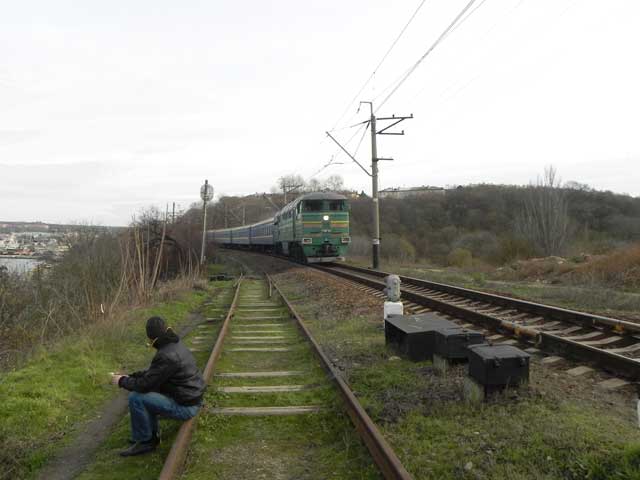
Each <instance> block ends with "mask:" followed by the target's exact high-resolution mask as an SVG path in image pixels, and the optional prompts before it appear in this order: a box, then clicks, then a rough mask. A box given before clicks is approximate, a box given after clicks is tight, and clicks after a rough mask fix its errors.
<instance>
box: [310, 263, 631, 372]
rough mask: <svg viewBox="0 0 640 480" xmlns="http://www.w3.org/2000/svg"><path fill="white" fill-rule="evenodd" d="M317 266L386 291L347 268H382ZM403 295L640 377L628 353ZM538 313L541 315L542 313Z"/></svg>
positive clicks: (377, 274)
mask: <svg viewBox="0 0 640 480" xmlns="http://www.w3.org/2000/svg"><path fill="white" fill-rule="evenodd" d="M314 268H316V269H318V270H320V271H322V272H325V273H329V274H332V275H336V276H339V277H342V278H345V279H347V280H351V281H355V282H357V283H360V284H364V285H367V286H369V287H372V288H375V289H377V290H380V291H382V290H383V289H384V287H385V286H386V285H385V283H384V282H382V281H379V280H374V279H372V278H367V277H365V276H362V275H359V274H356V273H350V272H346V271H344V270H354V271H362V273H365V274H370V275H371V276H375V277H381V276H383V275H381V273H382V272H380V271H373V270H371V271H370V270H367V269H360V268H358V267H354V268H346V269H344V266H343V265H340V266H339V267H338V268H331V267H328V268H327V267H318V266H315V267H314ZM343 269H344V270H343ZM385 275H386V274H385ZM400 278H401V279H402V278H403V277H400ZM405 278H410V277H405ZM416 280H417V279H416ZM428 283H431V282H428ZM453 288H456V289H458V287H453ZM459 290H462V291H465V290H467V289H459ZM470 291H471V292H475V291H474V290H470ZM447 293H449V292H447ZM478 293H482V292H478ZM452 294H453V293H452ZM456 295H459V296H463V294H462V293H456ZM486 295H489V296H491V294H486ZM402 296H403V297H404V298H405V299H407V300H409V301H411V302H414V303H417V304H419V305H424V306H426V307H429V308H432V309H434V310H438V311H440V312H444V313H447V314H450V315H452V316H454V317H457V318H462V319H465V320H469V321H471V322H473V323H477V324H480V325H482V326H484V327H486V328H491V329H494V330H497V331H501V332H508V333H509V334H512V335H514V336H516V337H520V338H523V339H526V340H529V341H532V342H533V343H534V344H535V345H536V346H538V347H539V348H542V349H545V350H548V351H552V352H556V353H561V354H566V355H568V356H572V357H574V358H577V359H580V360H582V361H586V362H590V363H593V364H595V365H597V366H598V367H600V368H602V369H604V370H607V371H609V372H612V373H614V374H616V375H621V376H624V377H627V378H630V379H631V380H640V361H637V360H634V359H633V358H630V357H625V356H624V355H620V354H618V353H614V352H609V351H607V350H606V349H601V348H597V347H594V346H591V345H584V344H582V343H580V342H577V341H575V340H570V339H567V338H564V337H561V336H560V335H556V334H554V333H550V332H544V331H540V330H536V329H534V328H530V327H526V326H521V325H518V324H517V323H515V322H511V321H508V320H502V319H499V318H496V317H492V316H491V315H490V314H486V313H481V312H478V311H475V310H471V309H468V308H465V307H464V306H460V305H455V304H452V303H449V302H447V301H446V300H439V299H436V298H431V297H429V296H428V295H426V294H424V293H419V292H415V291H412V290H409V289H406V288H402ZM495 297H498V298H501V299H503V300H513V303H511V304H509V303H505V304H502V305H500V306H504V307H510V308H513V309H519V305H520V304H522V303H528V304H531V302H523V301H521V300H515V299H510V298H508V297H499V296H495ZM487 303H488V302H487ZM533 305H538V306H540V307H545V306H544V305H539V304H533ZM548 308H549V309H551V310H557V309H556V307H548ZM559 310H563V309H559ZM567 311H568V312H572V313H580V312H573V311H570V310H567ZM538 314H539V315H540V313H538ZM583 315H588V314H583ZM547 318H548V317H547ZM552 318H555V319H558V318H557V317H552ZM602 318H606V317H602ZM563 320H564V321H568V320H567V319H563ZM610 320H614V319H610ZM621 322H622V321H621ZM624 323H630V322H624ZM581 325H582V326H592V325H591V324H589V323H586V324H581ZM632 325H634V326H635V327H637V326H638V325H636V324H632ZM616 333H618V330H616Z"/></svg>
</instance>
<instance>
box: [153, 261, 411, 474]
mask: <svg viewBox="0 0 640 480" xmlns="http://www.w3.org/2000/svg"><path fill="white" fill-rule="evenodd" d="M234 260H236V261H238V260H237V259H234ZM238 262H239V263H241V264H242V262H240V261H238ZM244 269H245V270H248V267H246V266H244ZM248 271H250V270H248ZM265 278H266V280H267V282H268V292H269V297H271V294H272V291H274V290H275V292H277V294H278V295H279V296H280V298H281V299H282V302H283V303H284V305H285V306H286V308H287V310H288V312H289V316H290V317H291V318H293V319H294V320H295V322H296V325H297V327H298V329H299V330H300V331H301V332H302V334H303V336H304V338H305V339H306V340H307V341H308V342H309V344H310V346H311V348H312V350H313V352H314V353H315V355H316V357H317V358H318V359H319V360H320V363H321V364H322V367H323V368H324V370H325V371H326V372H327V373H328V376H329V379H330V380H331V381H332V382H333V383H334V384H335V387H336V388H337V389H338V391H339V393H340V396H341V397H342V399H343V400H344V404H345V408H346V411H347V413H348V415H349V417H350V418H351V421H352V423H353V425H354V426H355V428H356V430H357V432H358V435H359V436H360V437H361V439H362V440H363V443H364V444H365V445H366V446H367V448H368V450H369V452H370V453H371V455H372V457H373V459H374V461H375V463H376V465H377V466H378V468H379V470H380V472H381V473H382V475H383V476H384V478H386V479H394V480H410V479H411V478H412V477H411V475H410V474H409V473H408V472H407V470H406V469H405V468H404V467H403V465H402V463H401V462H400V460H399V459H398V457H397V455H396V454H395V453H394V451H393V450H392V449H391V447H390V446H389V444H388V443H387V442H386V440H385V439H384V437H383V436H382V434H381V433H380V431H379V430H378V428H377V427H376V425H375V424H374V423H373V421H372V420H371V418H370V417H369V416H368V415H367V413H366V411H365V410H364V408H363V407H362V406H361V405H360V403H359V402H358V400H357V399H356V397H355V395H354V394H353V392H352V391H351V390H350V388H349V386H348V385H347V384H346V383H345V382H344V381H343V380H342V379H341V377H340V376H339V374H338V372H337V371H336V370H335V368H334V367H333V365H332V364H331V362H330V361H329V359H328V357H327V356H326V355H325V353H324V352H323V351H322V349H321V347H320V345H319V344H318V343H317V341H316V340H315V339H314V338H313V336H312V335H311V332H310V331H309V329H308V328H307V327H306V325H305V324H304V321H303V319H302V318H301V317H300V315H299V314H298V313H297V311H296V310H295V308H294V307H293V305H292V304H291V303H290V302H289V301H288V300H287V298H286V297H285V296H284V294H283V293H282V291H281V290H280V289H279V287H278V285H277V284H276V283H275V282H274V281H273V280H272V279H271V278H270V277H269V276H268V275H266V274H265ZM241 282H242V277H240V280H239V281H238V283H237V285H236V291H235V294H234V299H233V302H232V304H231V307H230V309H229V312H228V314H227V316H226V318H225V320H224V323H223V326H222V328H221V330H220V333H219V336H218V338H217V340H216V343H215V346H214V347H213V350H212V352H211V355H210V357H209V360H208V362H207V366H206V367H205V370H204V373H203V376H204V377H205V380H206V381H207V383H209V381H210V379H211V377H212V376H213V373H214V370H215V368H216V361H217V360H218V357H219V356H220V353H221V351H222V349H223V344H224V341H225V336H226V333H227V331H228V329H229V323H230V321H231V319H232V318H233V316H234V313H235V312H236V309H237V308H242V306H241V305H240V303H241V302H240V300H239V292H240V284H241ZM238 311H240V310H238ZM196 422H197V417H196V418H194V419H191V420H189V421H187V422H185V423H184V424H183V425H182V426H181V428H180V430H179V432H178V435H177V437H176V439H175V441H174V444H173V446H172V448H171V451H170V452H169V455H168V456H167V458H166V460H165V464H164V467H163V470H162V472H161V474H160V477H159V478H160V479H162V480H171V479H175V478H178V477H179V476H180V474H181V471H182V468H183V466H184V463H185V458H186V455H187V451H188V449H189V444H190V442H191V438H192V434H193V431H194V428H195V425H196Z"/></svg>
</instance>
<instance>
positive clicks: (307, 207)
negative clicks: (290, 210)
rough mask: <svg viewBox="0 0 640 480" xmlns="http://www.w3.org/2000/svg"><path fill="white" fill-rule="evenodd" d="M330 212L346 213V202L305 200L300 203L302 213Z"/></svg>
mask: <svg viewBox="0 0 640 480" xmlns="http://www.w3.org/2000/svg"><path fill="white" fill-rule="evenodd" d="M327 210H330V211H332V212H344V211H347V210H348V208H347V202H345V201H344V200H305V201H304V202H302V211H303V212H324V211H327Z"/></svg>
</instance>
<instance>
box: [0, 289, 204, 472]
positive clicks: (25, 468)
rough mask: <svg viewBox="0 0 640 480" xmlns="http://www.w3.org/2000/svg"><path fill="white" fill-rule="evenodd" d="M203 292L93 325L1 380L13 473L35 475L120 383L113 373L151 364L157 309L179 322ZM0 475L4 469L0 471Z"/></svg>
mask: <svg viewBox="0 0 640 480" xmlns="http://www.w3.org/2000/svg"><path fill="white" fill-rule="evenodd" d="M204 296H205V293H204V292H189V293H188V294H185V295H182V296H181V298H179V299H178V300H174V301H171V302H167V303H162V304H158V305H154V306H152V307H149V308H144V309H138V310H136V311H135V312H133V313H131V314H129V315H127V318H126V319H124V320H113V321H109V322H106V321H105V322H103V323H101V324H97V325H94V326H91V327H88V328H87V329H86V330H84V331H83V332H79V333H78V334H77V335H74V336H72V337H68V338H66V339H65V340H63V341H61V342H59V343H58V344H56V345H55V346H53V347H51V348H49V349H48V350H45V349H41V350H40V351H39V352H37V353H36V354H35V355H34V356H33V357H32V358H31V360H30V361H29V362H28V363H27V364H25V365H24V366H23V367H21V368H19V369H17V370H14V371H10V372H7V373H5V374H4V375H3V376H2V378H1V379H0V405H2V421H1V422H0V468H1V469H2V471H3V472H6V477H7V478H28V477H31V476H33V475H34V474H35V472H37V471H38V470H39V469H40V468H41V467H42V466H43V465H44V464H45V463H46V462H47V461H48V460H49V459H50V458H51V457H52V455H53V454H54V453H55V452H56V451H57V449H59V448H60V447H61V446H63V445H64V444H65V443H66V442H67V441H69V440H70V439H71V438H73V434H74V431H76V430H77V429H78V428H81V426H82V424H83V422H84V421H86V420H87V419H89V418H91V417H92V416H93V415H95V414H96V413H97V412H98V410H99V408H100V407H101V406H102V405H103V404H104V402H105V401H106V400H108V399H109V398H112V397H113V396H114V395H115V394H116V392H117V389H116V388H114V387H113V386H111V385H110V384H109V380H110V377H109V372H112V371H130V370H133V369H137V368H140V367H143V366H144V363H145V361H147V360H148V359H149V358H150V357H151V355H152V352H151V350H148V349H147V348H145V342H146V335H145V331H144V322H145V320H146V318H147V317H149V316H151V315H159V316H162V317H164V318H165V319H166V320H167V321H168V323H169V324H171V325H174V326H177V325H179V324H180V323H181V322H183V321H184V319H185V317H186V315H187V314H188V313H189V312H190V311H192V310H193V309H195V308H196V306H197V305H198V304H200V303H201V302H202V301H203V298H204ZM0 477H1V475H0Z"/></svg>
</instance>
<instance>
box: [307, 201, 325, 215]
mask: <svg viewBox="0 0 640 480" xmlns="http://www.w3.org/2000/svg"><path fill="white" fill-rule="evenodd" d="M322 204H323V201H322V200H305V201H304V202H303V204H302V211H303V212H321V211H322Z"/></svg>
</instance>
